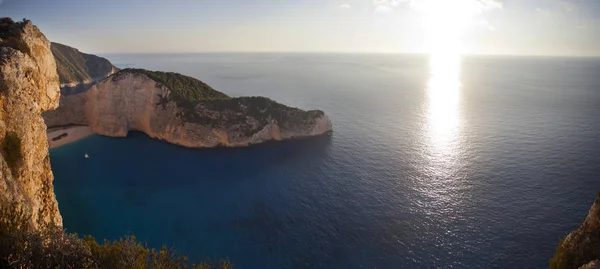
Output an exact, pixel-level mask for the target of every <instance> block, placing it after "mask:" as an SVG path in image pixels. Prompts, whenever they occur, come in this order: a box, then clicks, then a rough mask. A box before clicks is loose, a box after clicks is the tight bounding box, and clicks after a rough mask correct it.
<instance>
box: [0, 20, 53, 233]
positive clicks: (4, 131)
mask: <svg viewBox="0 0 600 269" xmlns="http://www.w3.org/2000/svg"><path fill="white" fill-rule="evenodd" d="M59 95H60V94H59V82H58V75H57V73H56V64H55V62H54V57H53V55H52V52H51V50H50V41H48V40H47V39H46V37H45V36H44V35H43V34H42V33H41V32H40V30H39V29H38V28H37V27H35V26H34V25H33V24H32V23H31V22H30V21H27V20H24V21H22V22H13V21H12V20H11V19H8V18H0V202H2V203H8V202H17V203H18V204H19V205H20V206H21V207H22V208H23V209H24V210H25V211H26V212H27V213H31V217H32V218H31V220H32V225H33V227H36V228H37V227H39V226H40V225H42V224H44V223H49V222H54V223H55V224H57V225H62V219H61V216H60V214H59V211H58V203H57V201H56V198H55V196H54V187H53V184H52V182H53V180H54V177H53V175H52V171H51V170H50V157H49V154H48V141H47V140H46V125H45V124H44V121H43V119H42V117H41V113H42V112H43V111H46V110H50V109H55V108H56V107H57V106H58V103H59Z"/></svg>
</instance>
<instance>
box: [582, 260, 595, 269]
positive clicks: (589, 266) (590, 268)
mask: <svg viewBox="0 0 600 269" xmlns="http://www.w3.org/2000/svg"><path fill="white" fill-rule="evenodd" d="M579 269H600V260H593V261H591V262H589V263H587V264H585V265H583V266H581V267H579Z"/></svg>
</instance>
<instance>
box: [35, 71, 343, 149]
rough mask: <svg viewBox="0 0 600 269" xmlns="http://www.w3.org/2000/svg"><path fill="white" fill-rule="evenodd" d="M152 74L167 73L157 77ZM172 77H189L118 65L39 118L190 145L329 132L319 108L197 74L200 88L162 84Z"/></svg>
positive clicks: (231, 144)
mask: <svg viewBox="0 0 600 269" xmlns="http://www.w3.org/2000/svg"><path fill="white" fill-rule="evenodd" d="M156 74H169V75H170V76H171V77H170V78H169V79H168V80H165V81H160V82H159V81H157V80H159V79H157V76H155V75H156ZM173 77H174V79H175V80H177V79H179V78H181V79H184V80H189V79H191V78H189V77H185V76H182V75H179V74H174V73H162V72H159V73H157V72H150V71H140V70H137V71H135V70H127V69H126V70H122V71H120V72H119V73H117V74H115V75H113V76H111V77H109V78H107V79H105V80H103V81H100V82H99V83H97V84H96V85H94V86H92V87H91V88H90V89H89V90H88V91H86V92H85V93H82V94H77V95H71V96H63V97H61V101H60V107H59V108H58V109H57V110H55V111H49V112H47V113H45V114H44V118H45V120H46V123H47V124H48V126H49V127H53V126H64V125H73V124H77V125H89V126H90V127H91V128H92V130H93V131H94V132H96V133H98V134H101V135H106V136H113V137H124V136H126V135H127V133H128V132H129V131H132V130H137V131H142V132H144V133H146V134H148V135H149V136H150V137H153V138H156V139H161V140H165V141H167V142H170V143H173V144H177V145H182V146H185V147H193V148H202V147H217V146H227V147H238V146H247V145H250V144H257V143H262V142H265V141H269V140H285V139H294V138H302V137H308V136H316V135H321V134H327V133H329V132H331V122H330V120H329V118H328V117H327V116H326V115H325V114H324V113H323V112H322V111H317V110H313V111H302V110H300V109H297V108H291V107H287V106H284V105H282V104H279V103H276V102H275V101H272V100H270V99H268V98H263V97H242V98H229V97H228V96H226V95H224V94H222V93H219V92H217V91H214V90H212V88H210V87H209V86H207V85H205V84H202V83H201V82H199V81H197V80H196V83H193V85H197V84H198V83H200V84H201V85H203V87H204V88H205V89H202V91H204V92H185V93H186V94H187V95H184V94H182V93H181V92H177V91H175V90H174V89H171V88H169V87H168V86H167V84H173V85H179V84H177V83H174V82H173V80H174V79H173ZM198 91H200V89H198ZM193 95H198V96H209V97H210V98H209V99H206V100H199V101H186V100H183V97H182V96H193ZM177 96H179V97H178V98H176V97H177ZM207 98H208V97H207ZM194 100H196V99H194Z"/></svg>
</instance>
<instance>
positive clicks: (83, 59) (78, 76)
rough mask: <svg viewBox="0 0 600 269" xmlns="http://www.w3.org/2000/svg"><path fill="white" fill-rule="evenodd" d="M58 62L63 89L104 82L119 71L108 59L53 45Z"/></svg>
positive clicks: (53, 52)
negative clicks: (103, 80)
mask: <svg viewBox="0 0 600 269" xmlns="http://www.w3.org/2000/svg"><path fill="white" fill-rule="evenodd" d="M51 49H52V54H53V55H54V59H55V61H56V67H57V72H58V76H59V81H60V87H61V88H75V87H77V86H78V85H81V84H91V83H93V82H95V81H99V80H102V79H104V78H106V77H108V76H110V75H112V74H113V73H115V72H116V71H117V68H116V67H114V66H113V65H112V64H111V63H110V62H109V61H108V60H107V59H105V58H102V57H98V56H96V55H92V54H87V53H82V52H80V51H79V50H77V49H75V48H72V47H69V46H66V45H63V44H59V43H52V44H51Z"/></svg>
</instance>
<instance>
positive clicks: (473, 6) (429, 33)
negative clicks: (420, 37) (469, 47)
mask: <svg viewBox="0 0 600 269" xmlns="http://www.w3.org/2000/svg"><path fill="white" fill-rule="evenodd" d="M414 8H416V9H417V10H418V11H420V13H421V14H422V19H423V25H424V28H425V32H426V40H427V50H428V53H429V54H430V55H456V54H461V53H463V52H464V51H463V50H464V48H465V47H464V45H465V44H464V43H463V39H464V35H465V32H466V30H467V28H468V26H469V24H470V23H471V21H472V20H473V18H474V16H475V15H476V14H477V13H478V12H479V10H480V2H479V1H478V0H453V1H449V0H420V1H414Z"/></svg>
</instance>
